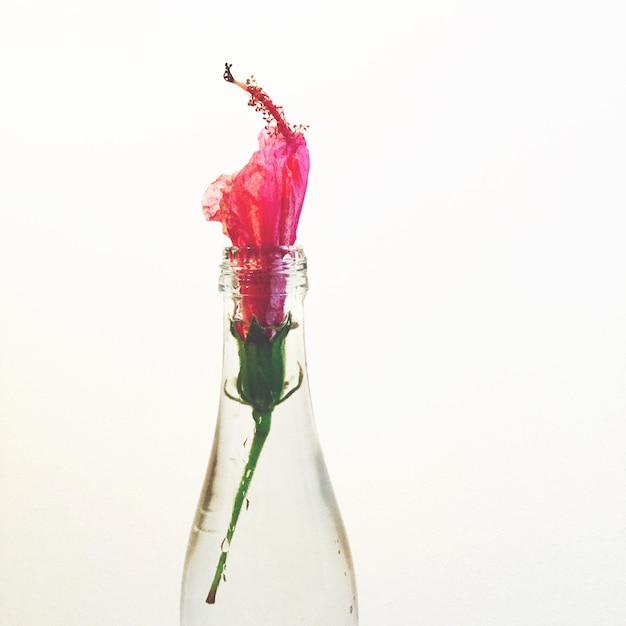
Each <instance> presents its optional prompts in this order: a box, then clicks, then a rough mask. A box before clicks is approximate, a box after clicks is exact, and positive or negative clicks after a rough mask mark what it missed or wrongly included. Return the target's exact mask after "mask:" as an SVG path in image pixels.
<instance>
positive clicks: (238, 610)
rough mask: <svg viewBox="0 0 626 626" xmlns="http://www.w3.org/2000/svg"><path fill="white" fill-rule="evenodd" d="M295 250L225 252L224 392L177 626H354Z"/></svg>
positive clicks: (348, 564)
mask: <svg viewBox="0 0 626 626" xmlns="http://www.w3.org/2000/svg"><path fill="white" fill-rule="evenodd" d="M306 267H307V263H306V257H305V255H304V252H303V250H302V248H299V247H281V248H273V249H258V248H237V247H231V248H226V249H225V251H224V255H223V261H222V264H221V270H222V271H221V276H220V282H219V285H220V291H221V292H222V294H223V297H224V352H223V378H222V392H221V397H220V404H219V413H218V418H217V424H216V429H215V435H214V440H213V447H212V451H211V456H210V459H209V464H208V469H207V473H206V478H205V481H204V486H203V488H202V493H201V495H200V500H199V503H198V507H197V510H196V515H195V519H194V522H193V527H192V530H191V535H190V538H189V544H188V548H187V556H186V559H185V567H184V574H183V583H182V594H181V626H248V625H249V626H283V625H284V626H287V625H288V626H294V625H295V624H298V625H302V626H305V625H310V626H348V625H350V626H354V625H356V624H358V607H357V597H356V585H355V578H354V570H353V565H352V558H351V555H350V548H349V545H348V540H347V537H346V533H345V530H344V526H343V523H342V520H341V516H340V513H339V509H338V507H337V502H336V500H335V496H334V494H333V489H332V486H331V483H330V480H329V477H328V472H327V469H326V465H325V463H324V459H323V455H322V452H321V449H320V444H319V440H318V436H317V432H316V428H315V423H314V419H313V412H312V408H311V399H310V393H309V385H308V379H307V367H306V355H305V342H304V326H303V302H304V297H305V294H306V291H307V288H308V283H307V275H306Z"/></svg>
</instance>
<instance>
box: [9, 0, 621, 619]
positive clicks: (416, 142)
mask: <svg viewBox="0 0 626 626" xmlns="http://www.w3.org/2000/svg"><path fill="white" fill-rule="evenodd" d="M622 4H623V3H622V2H620V0H614V1H613V2H611V1H608V0H594V2H591V1H576V0H574V1H573V2H567V3H566V2H564V1H563V2H559V1H557V0H542V1H538V0H530V1H526V2H502V1H500V2H497V1H495V0H493V1H488V0H479V1H477V2H471V3H469V2H461V1H454V0H438V1H436V2H435V1H434V0H428V1H426V2H418V3H415V4H414V3H410V2H405V1H404V0H387V1H386V2H384V3H380V4H379V5H375V4H369V3H365V4H364V3H358V2H341V1H338V2H331V1H330V0H324V2H322V3H313V2H312V3H308V4H297V3H294V2H287V1H286V0H277V1H276V2H271V3H268V2H263V3H262V2H254V3H253V2H251V1H248V0H243V1H239V0H236V1H234V2H232V1H224V2H221V3H215V2H209V1H205V2H200V1H199V0H183V1H181V2H167V1H165V0H160V1H156V2H145V1H142V0H123V1H122V0H109V1H107V2H104V1H100V2H97V1H88V0H87V1H83V2H80V1H79V0H56V1H55V2H52V1H50V2H46V1H45V0H4V2H3V4H2V8H1V9H0V63H1V74H0V89H1V94H2V95H1V97H0V158H1V163H0V166H1V167H0V172H1V174H0V298H1V307H0V623H1V624H2V625H3V626H36V625H40V624H46V626H111V625H116V626H122V625H124V626H174V625H175V624H177V621H178V590H179V581H180V574H181V569H182V561H183V557H184V551H185V547H186V541H187V533H188V529H189V526H190V523H191V519H192V515H193V510H194V508H195V504H196V498H197V496H198V493H199V489H200V485H201V481H202V477H203V474H204V470H205V463H206V460H207V457H208V450H209V446H210V442H211V439H212V434H213V427H214V419H215V413H216V409H217V397H218V392H219V376H220V366H221V363H220V359H221V354H220V351H221V299H220V297H219V295H218V293H217V290H216V280H217V264H218V260H219V255H220V249H221V247H222V246H223V245H225V244H226V239H225V238H224V237H223V235H222V234H221V233H220V227H219V225H217V224H213V223H211V224H208V223H206V222H204V220H203V217H202V214H201V210H200V198H201V196H202V193H203V192H204V189H205V187H206V186H207V185H208V183H210V182H211V181H212V180H213V179H214V178H215V177H216V176H217V175H218V174H220V173H222V172H228V173H230V172H233V171H235V170H237V169H239V168H240V167H241V166H242V165H243V164H244V163H245V162H246V161H247V160H248V158H249V156H250V154H251V153H252V151H253V150H254V149H255V146H256V135H257V132H258V131H259V130H260V128H261V127H262V121H261V120H260V119H259V117H258V116H257V114H255V113H254V111H252V110H251V109H248V108H247V107H246V97H245V94H243V93H242V92H240V91H239V90H238V89H236V88H235V87H233V86H230V85H227V84H225V83H224V82H223V81H222V78H221V76H222V70H223V63H224V62H225V61H229V62H231V63H233V72H234V74H235V76H236V77H238V78H240V79H245V78H246V77H247V76H248V75H249V74H252V73H253V74H255V76H256V77H257V79H258V81H259V83H260V84H261V85H262V86H263V87H264V88H265V89H266V90H267V91H268V93H270V94H271V95H272V97H273V98H274V99H275V101H277V102H278V103H280V104H282V105H284V107H285V111H286V113H287V116H288V119H289V120H290V121H291V122H294V123H306V124H309V125H310V129H309V131H308V132H307V139H308V143H309V148H310V151H311V160H312V170H311V176H310V182H309V192H308V195H307V201H306V203H305V208H304V212H303V217H302V220H301V227H300V231H299V238H298V241H299V243H300V244H302V245H303V246H304V247H305V249H306V251H307V253H308V256H309V259H310V282H311V291H310V294H309V297H308V299H307V337H308V348H309V369H310V377H311V383H312V390H313V400H314V406H315V411H316V417H317V422H318V427H319V430H320V435H321V438H322V444H323V447H324V450H325V452H326V459H327V463H328V466H329V468H330V472H331V475H332V477H333V480H334V484H335V488H336V491H337V495H338V499H339V501H340V504H341V506H342V511H343V515H344V519H345V523H346V526H347V529H348V532H349V535H350V538H351V542H352V548H353V552H354V559H355V565H356V570H357V577H358V583H359V592H360V609H361V624H362V626H387V625H394V626H403V625H407V626H412V625H426V626H491V625H507V626H508V625H512V626H516V625H524V626H537V625H559V626H561V625H564V624H567V625H570V624H574V625H578V624H580V625H584V626H586V625H602V626H606V625H611V626H612V625H620V626H621V625H623V624H625V623H626V422H625V420H626V385H625V383H626V292H625V283H626V245H625V244H624V239H625V233H626V231H625V228H624V221H625V220H624V211H625V209H626V176H625V174H626V148H625V146H626V122H625V112H626V37H625V36H624V32H625V26H626V21H625V19H624V17H623V15H621V14H620V8H623V7H622V6H621V5H622ZM320 626H322V625H320Z"/></svg>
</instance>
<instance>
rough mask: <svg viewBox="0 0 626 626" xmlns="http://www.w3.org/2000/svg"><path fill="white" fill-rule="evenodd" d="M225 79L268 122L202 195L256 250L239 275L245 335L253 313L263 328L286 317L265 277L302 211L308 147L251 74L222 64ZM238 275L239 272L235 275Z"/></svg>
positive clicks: (276, 285)
mask: <svg viewBox="0 0 626 626" xmlns="http://www.w3.org/2000/svg"><path fill="white" fill-rule="evenodd" d="M224 78H225V80H227V81H228V82H231V83H234V84H236V85H237V86H239V87H241V88H242V89H243V90H245V91H246V92H247V93H248V94H249V96H250V99H249V101H248V104H249V105H250V106H253V107H254V108H255V109H256V110H257V111H261V112H262V113H263V117H264V119H265V121H266V122H267V124H268V125H267V126H266V127H265V128H264V129H263V130H262V131H261V132H260V133H259V149H258V150H257V151H256V152H255V153H254V154H253V155H252V157H251V159H250V161H249V162H248V163H247V165H245V166H244V167H243V168H242V169H241V170H240V171H239V172H236V173H235V174H222V175H221V176H219V177H218V178H217V179H216V180H215V181H214V182H213V183H212V184H211V185H209V187H208V189H207V190H206V191H205V193H204V196H203V198H202V210H203V212H204V216H205V217H206V219H207V220H212V221H217V222H221V223H222V229H223V231H224V234H225V235H227V236H228V237H229V238H230V240H231V241H232V244H233V246H238V247H251V248H256V249H258V253H257V254H258V259H257V261H258V262H259V263H260V267H262V268H263V270H264V271H261V272H259V269H258V267H256V268H255V270H254V271H252V270H250V271H248V272H247V273H246V276H245V280H240V281H239V283H240V291H241V295H242V296H246V297H245V298H243V299H242V317H243V321H242V323H239V324H237V328H238V331H239V333H240V335H241V336H242V337H244V338H245V336H246V334H247V329H248V327H249V325H250V323H251V322H252V318H253V317H256V319H257V321H258V323H259V324H260V325H261V326H262V327H264V328H266V329H268V334H269V335H271V334H272V332H273V331H272V330H271V327H277V326H278V325H280V324H282V323H283V321H284V319H285V313H284V299H285V298H284V284H283V282H284V279H283V278H282V277H276V276H274V277H270V275H269V273H268V272H269V271H270V268H272V267H273V264H275V262H276V261H277V260H278V258H279V257H280V256H281V255H282V254H283V253H284V250H283V251H279V250H277V248H278V247H279V246H291V245H293V244H294V242H295V240H296V230H297V228H298V221H299V219H300V213H301V211H302V204H303V202H304V195H305V193H306V187H307V181H308V177H309V150H308V148H307V145H306V140H305V139H304V135H303V134H302V132H301V131H302V127H298V128H297V129H293V128H292V127H291V126H289V124H287V122H286V121H285V118H284V115H283V111H282V108H281V107H278V106H276V105H275V104H274V103H273V102H272V100H271V99H270V97H269V96H268V95H267V94H266V93H265V92H264V91H263V90H262V89H261V88H260V87H258V86H257V85H256V83H255V81H254V79H249V80H247V81H246V82H245V83H240V82H238V81H236V80H235V79H234V78H233V76H232V74H231V73H230V65H229V64H226V71H225V72H224ZM241 278H243V275H241V274H240V279H241Z"/></svg>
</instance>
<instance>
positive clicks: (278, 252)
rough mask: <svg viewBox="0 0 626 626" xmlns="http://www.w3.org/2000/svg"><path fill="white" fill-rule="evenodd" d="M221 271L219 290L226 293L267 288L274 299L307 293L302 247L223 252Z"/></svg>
mask: <svg viewBox="0 0 626 626" xmlns="http://www.w3.org/2000/svg"><path fill="white" fill-rule="evenodd" d="M220 269H221V274H220V281H219V288H220V291H222V292H226V293H238V292H239V293H241V292H242V291H244V292H245V291H247V290H248V289H250V288H252V287H253V286H256V288H263V286H264V285H265V288H268V287H269V288H270V290H271V292H273V293H274V295H278V294H280V293H282V294H286V293H287V292H293V290H294V289H295V290H296V292H297V291H301V290H302V291H306V290H307V289H308V281H307V273H306V270H307V258H306V255H305V254H304V249H303V248H302V247H301V246H274V247H271V246H270V247H265V246H264V247H258V246H229V247H227V248H224V250H223V251H222V262H221V263H220ZM242 295H243V294H242Z"/></svg>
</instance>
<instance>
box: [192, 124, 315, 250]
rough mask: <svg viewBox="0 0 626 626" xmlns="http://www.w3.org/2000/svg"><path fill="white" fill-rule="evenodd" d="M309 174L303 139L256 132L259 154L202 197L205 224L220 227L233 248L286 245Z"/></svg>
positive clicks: (296, 134)
mask: <svg viewBox="0 0 626 626" xmlns="http://www.w3.org/2000/svg"><path fill="white" fill-rule="evenodd" d="M308 176H309V151H308V149H307V146H306V141H305V139H304V135H303V134H302V133H301V132H293V133H292V134H291V135H290V136H287V137H286V136H285V135H283V134H282V133H281V132H279V130H278V128H276V127H268V128H264V129H263V130H262V131H261V132H260V133H259V150H257V151H256V152H255V153H254V154H253V155H252V158H251V159H250V161H249V162H248V164H247V165H246V166H245V167H244V168H243V169H241V170H240V171H239V172H236V173H235V174H231V175H228V174H222V175H221V176H220V177H219V178H217V180H215V182H213V183H212V184H211V185H209V187H208V189H207V190H206V191H205V193H204V197H203V198H202V210H203V212H204V215H205V217H206V219H207V220H213V221H217V222H221V223H222V227H223V230H224V234H225V235H227V236H228V237H229V238H230V240H231V241H232V243H233V245H235V246H254V247H259V248H268V247H276V246H290V245H293V243H294V242H295V240H296V229H297V227H298V221H299V219H300V213H301V211H302V204H303V202H304V194H305V192H306V186H307V180H308Z"/></svg>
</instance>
